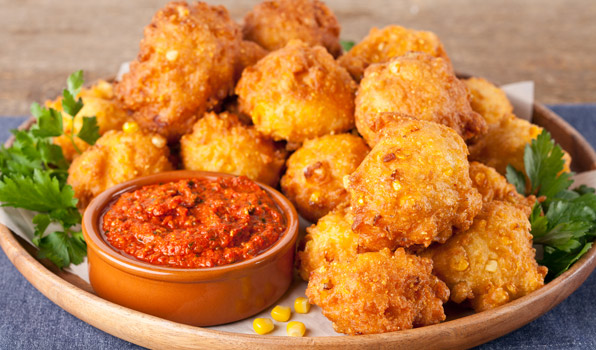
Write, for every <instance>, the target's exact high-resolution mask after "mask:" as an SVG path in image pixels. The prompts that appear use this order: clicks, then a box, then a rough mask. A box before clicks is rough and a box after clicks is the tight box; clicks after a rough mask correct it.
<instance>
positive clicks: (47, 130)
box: [0, 71, 99, 268]
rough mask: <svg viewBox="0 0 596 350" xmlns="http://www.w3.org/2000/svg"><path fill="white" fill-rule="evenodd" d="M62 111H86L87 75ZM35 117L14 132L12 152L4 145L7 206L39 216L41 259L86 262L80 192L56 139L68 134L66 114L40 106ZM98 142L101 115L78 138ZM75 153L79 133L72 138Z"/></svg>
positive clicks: (2, 190) (1, 177)
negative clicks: (76, 193)
mask: <svg viewBox="0 0 596 350" xmlns="http://www.w3.org/2000/svg"><path fill="white" fill-rule="evenodd" d="M67 84H68V88H67V89H66V90H64V93H63V99H62V107H63V109H64V111H65V113H68V114H70V115H71V118H72V119H73V120H74V117H73V116H74V115H76V114H78V113H79V112H80V110H81V109H82V108H83V101H82V99H81V98H78V99H76V98H75V97H76V96H77V94H78V93H79V92H80V90H81V88H82V86H83V72H82V71H78V72H75V73H73V74H71V76H70V77H69V78H68V81H67ZM31 114H32V115H33V116H34V117H35V118H36V119H37V123H35V124H34V125H32V126H31V128H30V129H29V130H21V131H19V130H12V133H13V135H14V136H15V141H14V143H13V145H12V147H10V148H6V147H4V146H1V147H0V202H2V203H1V205H2V206H11V207H15V208H23V209H27V210H32V211H35V212H37V215H35V217H34V218H33V224H34V225H35V231H34V237H33V243H34V244H36V245H37V246H39V248H40V250H39V256H40V257H45V258H48V259H50V260H51V261H53V262H54V263H55V264H56V265H57V266H59V267H60V268H62V267H65V266H68V265H69V264H71V263H74V264H79V263H81V262H82V261H83V258H84V257H85V255H86V253H87V250H86V244H85V240H84V239H83V234H82V232H80V231H73V230H72V229H71V228H72V227H74V226H76V225H78V224H80V223H81V213H80V212H79V211H78V209H77V199H76V198H75V197H74V190H73V189H72V187H71V186H69V185H68V184H67V182H66V180H67V177H68V171H67V170H68V166H69V165H68V162H67V161H66V159H65V158H64V153H63V152H62V148H60V146H58V145H55V144H54V143H53V138H54V137H57V136H61V135H63V125H62V117H63V115H62V113H61V112H59V111H57V110H55V109H52V108H45V107H42V106H40V105H39V104H37V103H34V104H33V105H32V106H31ZM77 136H78V137H79V138H81V139H82V140H84V141H85V142H88V143H90V144H94V143H95V141H96V140H97V138H98V137H99V128H98V127H97V120H96V118H95V117H90V118H83V126H82V128H81V131H80V132H79V134H78V135H77ZM68 137H69V138H70V140H71V142H72V143H73V145H74V147H75V149H76V144H75V143H74V135H72V134H69V135H68ZM52 223H57V224H60V225H61V226H62V228H63V230H62V231H55V232H51V233H49V234H47V235H46V231H47V230H48V227H50V224H52Z"/></svg>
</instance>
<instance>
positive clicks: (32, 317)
mask: <svg viewBox="0 0 596 350" xmlns="http://www.w3.org/2000/svg"><path fill="white" fill-rule="evenodd" d="M550 108H551V109H552V110H553V111H555V112H556V113H557V114H559V115H560V116H562V117H563V118H565V119H566V120H567V121H568V122H569V123H570V124H571V125H573V126H574V127H575V128H576V129H577V130H579V131H580V132H581V133H582V134H583V136H584V137H585V138H586V139H587V140H588V141H589V142H590V144H591V145H592V147H595V148H596V104H591V105H555V106H550ZM25 119H26V118H24V117H2V118H0V140H6V139H7V138H8V137H9V136H10V129H14V128H16V127H17V126H18V125H19V124H21V123H22V122H23V121H25ZM595 300H596V273H594V274H592V275H591V276H590V277H588V279H587V280H586V282H585V283H584V284H583V285H582V286H581V287H580V288H579V289H578V290H577V291H576V292H575V293H573V294H572V295H571V296H569V298H567V299H566V300H564V301H563V302H562V303H561V304H559V305H558V306H557V307H555V308H554V309H553V310H551V311H550V312H548V313H546V314H545V315H543V316H542V317H540V318H538V319H537V320H535V321H534V322H532V323H530V324H528V325H526V326H524V327H522V328H520V329H518V330H517V331H514V332H512V333H510V334H508V335H505V336H503V337H501V338H499V339H496V340H493V341H492V342H489V343H487V344H484V345H482V346H480V347H479V349H483V350H489V349H595V348H596V322H594V315H596V303H595V302H594V301H595ZM307 327H308V325H307ZM197 345H198V344H197ZM0 349H15V350H17V349H141V347H139V346H137V345H134V344H131V343H128V342H126V341H124V340H121V339H119V338H116V337H114V336H112V335H110V334H107V333H104V332H102V331H100V330H98V329H96V328H95V327H93V326H91V325H89V324H87V323H85V322H83V321H81V320H79V319H77V318H76V317H74V316H72V315H70V314H69V313H67V312H66V311H64V310H62V309H61V308H60V307H58V306H56V305H55V304H54V303H52V302H51V301H50V300H48V299H47V298H46V297H44V296H43V295H42V294H41V293H40V292H38V291H37V290H36V289H35V288H34V287H33V286H31V284H29V282H27V280H25V278H24V277H23V276H21V274H20V273H19V272H18V271H17V269H16V268H15V267H14V266H13V265H12V264H11V263H10V261H9V260H8V258H7V257H6V255H5V254H4V252H2V253H0Z"/></svg>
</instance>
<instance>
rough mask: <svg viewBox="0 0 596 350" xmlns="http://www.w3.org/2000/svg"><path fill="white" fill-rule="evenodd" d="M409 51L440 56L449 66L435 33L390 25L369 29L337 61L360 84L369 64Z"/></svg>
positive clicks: (387, 59)
mask: <svg viewBox="0 0 596 350" xmlns="http://www.w3.org/2000/svg"><path fill="white" fill-rule="evenodd" d="M410 51H417V52H425V53H427V54H429V55H431V56H434V57H442V58H443V59H444V60H445V61H446V62H447V63H449V64H451V63H450V62H451V61H450V60H449V57H447V53H446V52H445V49H444V48H443V44H442V43H441V41H440V40H439V38H438V37H437V35H436V34H435V33H432V32H426V31H418V30H413V29H408V28H404V27H402V26H398V25H389V26H387V27H384V28H382V29H378V28H372V29H371V30H370V32H369V33H368V35H367V36H366V37H365V38H364V39H362V41H360V42H359V43H358V44H356V45H354V47H352V49H350V51H348V52H346V53H345V54H343V55H342V56H341V57H340V58H339V59H338V62H339V64H340V65H342V66H343V67H345V68H346V69H347V70H348V72H350V74H351V75H352V77H353V78H354V80H356V81H360V80H362V76H363V75H364V70H365V69H366V68H367V67H368V66H369V65H371V64H373V63H384V62H387V61H389V60H390V59H391V58H393V57H397V56H402V55H405V54H406V53H408V52H410Z"/></svg>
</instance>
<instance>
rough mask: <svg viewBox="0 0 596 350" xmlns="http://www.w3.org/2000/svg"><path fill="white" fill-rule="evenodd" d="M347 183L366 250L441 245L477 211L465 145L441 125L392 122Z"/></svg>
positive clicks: (477, 198) (478, 198) (403, 120)
mask: <svg viewBox="0 0 596 350" xmlns="http://www.w3.org/2000/svg"><path fill="white" fill-rule="evenodd" d="M382 134H383V137H381V139H380V141H379V143H377V145H376V146H375V147H374V148H373V149H372V150H371V151H370V153H369V154H368V155H367V156H366V158H364V160H363V161H362V163H361V164H360V166H359V167H358V169H357V170H356V171H355V172H354V173H353V174H352V175H351V176H350V177H349V178H348V179H347V184H346V189H347V190H348V193H349V194H350V203H351V205H352V212H353V214H354V225H353V226H352V229H353V230H354V231H355V232H356V233H357V234H358V235H359V236H360V241H359V244H360V246H361V247H363V248H366V249H368V250H379V249H382V248H386V247H387V248H390V249H395V248H396V247H410V246H424V247H428V246H429V245H430V244H431V243H432V242H440V243H442V242H445V241H446V240H447V239H448V238H449V237H450V236H451V234H452V231H453V229H454V228H457V229H459V230H466V229H467V228H468V227H470V225H471V224H472V219H473V218H474V216H476V214H477V213H478V212H479V211H480V209H481V206H482V196H481V195H480V194H479V193H478V191H477V190H476V189H475V188H474V187H472V181H471V180H470V174H469V165H468V160H467V153H468V150H467V147H466V144H465V143H464V141H463V139H462V138H461V137H459V136H458V135H457V133H455V131H453V129H450V128H448V127H446V126H444V125H440V124H437V123H433V122H428V121H423V120H416V119H412V118H396V119H395V120H394V122H393V123H391V124H389V125H387V126H386V127H385V129H384V130H383V132H382Z"/></svg>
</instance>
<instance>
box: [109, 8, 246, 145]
mask: <svg viewBox="0 0 596 350" xmlns="http://www.w3.org/2000/svg"><path fill="white" fill-rule="evenodd" d="M144 34H145V37H144V38H143V40H142V41H141V45H140V52H139V55H138V57H137V60H136V61H134V62H132V63H131V65H130V72H129V73H127V74H125V75H124V76H123V77H122V81H121V82H120V83H118V84H117V85H116V88H115V92H116V95H117V96H118V98H119V99H120V100H121V101H122V102H123V103H124V105H125V107H126V108H127V109H129V110H132V111H133V112H134V114H133V117H134V118H135V120H136V121H137V122H138V123H139V125H140V126H141V127H142V128H143V129H146V130H149V131H151V132H157V133H159V134H161V135H163V136H165V137H166V138H167V139H168V140H169V141H175V140H177V138H178V137H180V136H181V135H183V134H185V133H187V132H189V131H190V130H191V128H192V125H193V124H194V122H195V121H196V120H197V118H198V117H200V116H202V115H203V113H204V112H205V111H206V110H208V109H210V108H212V107H214V106H216V105H217V104H218V103H219V102H220V101H221V100H222V99H223V98H225V97H226V96H227V95H228V94H230V93H231V92H232V91H233V89H234V77H235V73H236V71H237V70H238V68H237V56H238V48H239V46H240V43H241V40H242V35H241V32H240V27H239V26H238V25H237V24H236V23H235V22H234V21H233V20H232V19H231V18H230V16H229V14H228V11H227V10H226V9H225V8H224V7H222V6H209V5H207V4H205V3H202V2H195V3H193V4H191V5H188V4H187V3H186V2H170V3H168V4H167V5H166V6H165V7H164V8H163V9H161V10H159V11H158V12H157V13H156V14H155V16H154V17H153V20H152V21H151V24H149V25H148V26H147V27H145V32H144Z"/></svg>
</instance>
